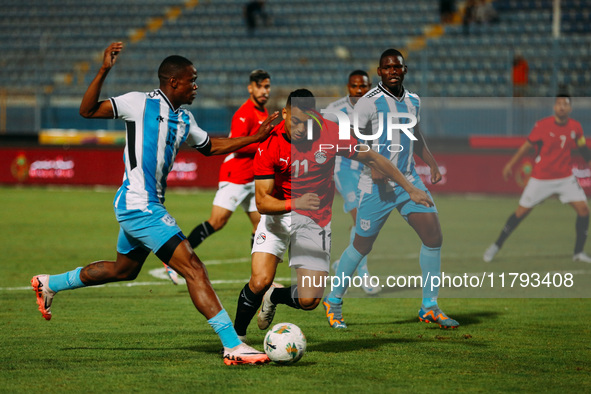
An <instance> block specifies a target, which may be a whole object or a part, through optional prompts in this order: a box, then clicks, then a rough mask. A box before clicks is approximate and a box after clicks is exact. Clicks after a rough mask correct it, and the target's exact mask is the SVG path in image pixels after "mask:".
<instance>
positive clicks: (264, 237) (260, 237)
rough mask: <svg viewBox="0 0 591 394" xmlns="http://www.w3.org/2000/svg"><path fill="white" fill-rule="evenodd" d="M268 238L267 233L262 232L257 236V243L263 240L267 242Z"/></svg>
mask: <svg viewBox="0 0 591 394" xmlns="http://www.w3.org/2000/svg"><path fill="white" fill-rule="evenodd" d="M266 240H267V234H265V233H260V234H259V235H258V237H257V241H256V242H257V245H260V244H262V243H263V242H265V241H266Z"/></svg>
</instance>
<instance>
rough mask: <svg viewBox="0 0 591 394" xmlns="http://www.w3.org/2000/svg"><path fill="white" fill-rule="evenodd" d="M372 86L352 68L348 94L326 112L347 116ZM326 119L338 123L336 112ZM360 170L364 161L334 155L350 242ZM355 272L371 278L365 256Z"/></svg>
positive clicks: (373, 289)
mask: <svg viewBox="0 0 591 394" xmlns="http://www.w3.org/2000/svg"><path fill="white" fill-rule="evenodd" d="M369 89H371V81H370V80H369V75H367V73H366V72H365V71H363V70H355V71H352V72H351V73H350V74H349V79H348V81H347V90H348V91H349V94H348V95H347V96H345V97H342V98H340V99H338V100H337V101H334V102H332V103H330V104H329V105H328V106H327V107H326V110H327V111H331V112H332V111H341V112H344V113H346V114H347V115H349V116H350V115H351V114H353V107H354V106H355V104H356V103H357V100H358V99H359V98H360V97H363V95H364V94H365V93H367V92H368V91H369ZM325 118H326V119H328V120H331V121H333V122H338V119H337V117H336V115H334V114H332V113H330V112H327V113H326V115H325ZM349 120H350V122H351V124H353V119H352V118H351V117H350V119H349ZM361 170H363V164H361V163H360V162H358V161H356V160H350V159H347V158H346V157H343V156H337V157H336V159H335V166H334V183H335V186H336V188H337V190H338V191H339V193H340V194H341V196H342V197H343V200H344V201H345V202H344V204H343V209H344V211H345V213H349V214H351V217H352V218H353V227H352V228H351V241H353V237H354V236H355V221H356V219H357V206H358V205H359V188H358V187H357V186H358V184H359V177H360V176H361ZM338 263H339V261H338V260H337V261H335V262H334V264H333V270H334V271H336V270H337V267H338ZM357 275H359V276H360V277H362V278H363V277H366V278H369V277H371V275H370V273H369V271H368V269H367V256H365V257H364V258H363V260H361V263H360V264H359V266H358V267H357ZM362 289H363V291H365V292H366V293H367V294H372V295H373V294H377V293H379V292H380V291H381V290H382V288H381V287H379V286H378V287H373V286H371V285H369V283H368V282H367V280H366V281H364V285H363V286H362Z"/></svg>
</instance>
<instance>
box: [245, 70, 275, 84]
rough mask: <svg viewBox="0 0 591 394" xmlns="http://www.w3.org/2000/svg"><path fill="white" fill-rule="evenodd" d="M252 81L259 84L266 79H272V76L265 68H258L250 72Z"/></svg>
mask: <svg viewBox="0 0 591 394" xmlns="http://www.w3.org/2000/svg"><path fill="white" fill-rule="evenodd" d="M248 79H249V81H250V82H256V83H257V84H259V83H261V82H263V81H264V80H265V79H271V76H270V75H269V73H268V72H266V71H265V70H261V69H260V68H259V69H256V70H252V71H251V72H250V76H249V77H248Z"/></svg>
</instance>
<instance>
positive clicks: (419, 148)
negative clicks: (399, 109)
mask: <svg viewBox="0 0 591 394" xmlns="http://www.w3.org/2000/svg"><path fill="white" fill-rule="evenodd" d="M414 129H415V137H417V141H416V142H415V143H414V153H415V154H416V155H417V156H419V157H420V158H421V160H423V161H424V162H425V164H427V165H428V166H429V168H430V169H431V183H432V184H436V183H437V182H439V181H440V180H441V172H439V166H438V165H437V161H436V160H435V158H434V157H433V155H432V154H431V150H429V147H428V146H427V141H425V136H424V135H423V133H421V129H420V127H419V125H418V124H417V125H416V126H415V127H414Z"/></svg>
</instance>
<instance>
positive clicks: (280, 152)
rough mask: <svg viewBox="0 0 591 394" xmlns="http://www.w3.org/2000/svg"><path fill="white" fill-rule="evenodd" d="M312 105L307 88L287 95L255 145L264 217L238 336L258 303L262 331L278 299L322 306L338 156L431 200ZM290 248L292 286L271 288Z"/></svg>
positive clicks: (258, 200)
mask: <svg viewBox="0 0 591 394" xmlns="http://www.w3.org/2000/svg"><path fill="white" fill-rule="evenodd" d="M314 107H315V99H314V96H313V95H312V93H311V92H310V91H309V90H306V89H298V90H296V91H294V92H292V93H291V94H290V95H289V97H288V99H287V104H286V106H285V108H284V109H283V111H282V115H283V119H284V121H283V122H281V123H279V124H278V125H277V126H276V127H275V128H274V129H273V131H272V134H271V136H270V137H269V139H268V140H267V141H265V143H263V144H260V145H259V147H258V152H257V154H256V156H255V162H254V163H255V164H254V178H255V194H256V203H257V208H258V210H259V212H260V213H261V214H262V216H261V220H260V222H259V225H258V227H257V231H256V234H255V242H254V245H253V249H252V266H251V269H252V274H251V278H250V281H249V283H247V284H246V285H245V286H244V288H243V289H242V291H241V292H240V297H239V299H238V308H237V311H236V319H235V322H234V326H235V328H236V330H237V333H238V335H239V336H240V337H242V338H244V337H245V336H246V329H247V327H248V325H249V324H250V321H251V320H252V318H253V317H254V314H255V313H256V311H257V309H258V308H259V305H261V303H262V304H263V305H262V307H261V311H260V313H259V317H258V326H259V328H260V329H266V328H267V327H268V326H269V325H270V324H271V322H272V320H273V316H274V315H275V308H276V306H277V305H278V304H286V305H289V306H290V307H292V308H295V309H304V310H312V309H314V308H316V307H317V306H318V304H319V303H320V300H321V298H322V295H323V292H324V285H325V284H324V281H325V278H326V276H327V274H328V270H329V263H330V237H331V230H330V221H331V216H332V202H333V198H334V191H335V185H334V180H333V177H332V174H333V172H334V162H335V156H336V155H341V156H343V157H347V158H350V159H355V160H358V161H361V162H363V163H364V164H366V165H368V166H370V167H371V168H373V169H375V170H376V171H379V172H380V173H382V174H384V175H385V176H387V177H388V178H390V179H392V180H394V181H395V182H397V183H399V184H400V186H401V187H403V188H404V189H405V190H407V191H408V193H409V194H410V196H411V199H412V200H413V201H415V202H417V203H420V204H423V205H426V206H431V205H432V204H433V202H432V201H431V199H430V198H429V197H428V195H427V194H426V193H425V192H424V191H422V190H420V189H418V188H416V187H414V186H413V185H412V184H411V183H410V182H408V181H407V179H406V178H405V177H404V176H403V175H402V173H400V171H399V170H398V169H397V168H396V167H394V165H393V164H392V163H391V162H390V161H389V160H387V159H386V158H384V157H383V156H381V155H379V154H378V153H376V152H374V151H373V150H371V149H370V148H369V147H368V146H367V145H363V144H359V143H358V142H357V140H356V139H355V138H354V137H349V138H348V139H339V128H338V125H337V124H336V123H333V122H330V121H327V120H325V119H324V118H322V116H320V115H319V114H318V113H317V112H316V111H315V110H314ZM309 120H311V122H312V124H313V125H314V126H313V133H312V136H309V135H308V132H309V130H308V127H307V124H308V121H309ZM310 137H311V138H310ZM288 248H289V265H290V267H292V268H295V270H296V273H297V285H293V286H291V287H287V288H279V287H271V285H272V283H273V278H274V277H275V272H276V270H277V264H279V263H280V262H281V261H282V259H283V255H284V254H285V252H286V251H287V249H288ZM267 290H269V291H267ZM263 296H264V297H263Z"/></svg>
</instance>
